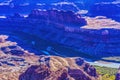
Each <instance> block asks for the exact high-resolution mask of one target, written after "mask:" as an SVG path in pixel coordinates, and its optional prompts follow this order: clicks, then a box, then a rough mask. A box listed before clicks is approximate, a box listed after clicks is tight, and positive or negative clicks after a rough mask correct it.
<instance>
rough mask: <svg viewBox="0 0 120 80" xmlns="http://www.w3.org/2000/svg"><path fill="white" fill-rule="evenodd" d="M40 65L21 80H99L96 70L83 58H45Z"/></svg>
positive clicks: (31, 69)
mask: <svg viewBox="0 0 120 80" xmlns="http://www.w3.org/2000/svg"><path fill="white" fill-rule="evenodd" d="M39 61H40V65H33V66H31V67H30V68H28V69H27V70H26V71H25V73H23V74H22V75H21V76H20V77H19V80H97V79H98V75H97V73H96V69H95V68H94V67H93V66H91V65H89V64H88V63H85V62H84V60H83V59H82V58H62V57H58V56H51V57H47V56H43V57H41V58H40V60H39Z"/></svg>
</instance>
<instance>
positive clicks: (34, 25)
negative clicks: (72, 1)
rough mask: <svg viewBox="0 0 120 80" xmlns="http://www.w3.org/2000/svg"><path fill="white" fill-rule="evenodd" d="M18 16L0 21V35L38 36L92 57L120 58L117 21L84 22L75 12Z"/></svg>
mask: <svg viewBox="0 0 120 80" xmlns="http://www.w3.org/2000/svg"><path fill="white" fill-rule="evenodd" d="M68 13H70V14H69V15H68ZM16 15H17V16H16ZM16 15H15V16H12V17H9V18H6V19H0V26H3V27H1V28H0V30H1V33H4V32H5V33H7V32H8V31H9V32H10V33H7V34H10V35H14V34H17V32H20V33H21V34H22V33H26V34H27V35H33V36H34V35H35V36H37V37H39V38H41V39H44V40H49V41H52V42H54V43H59V44H64V45H65V46H68V47H70V48H73V49H75V50H77V51H79V52H82V53H85V54H87V55H89V56H92V57H94V56H95V57H105V56H120V54H119V53H120V50H119V46H120V45H119V43H120V37H119V34H120V30H119V29H120V27H119V26H120V24H119V23H118V22H116V21H114V20H111V19H107V18H105V17H96V18H89V17H84V18H83V17H81V15H80V14H75V13H73V12H72V11H57V10H48V11H42V10H33V11H32V12H31V13H30V15H29V16H28V17H27V18H23V17H20V15H19V14H16ZM64 17H66V18H65V19H64ZM109 22H110V23H109ZM6 23H7V24H6ZM95 24H96V25H95ZM9 27H11V28H9ZM8 28H9V29H8ZM43 35H44V36H43ZM23 42H24V41H23ZM35 43H38V42H35ZM80 54H81V53H80ZM61 55H63V54H61ZM76 55H79V54H74V56H76ZM98 55H99V56H98ZM66 56H68V55H66Z"/></svg>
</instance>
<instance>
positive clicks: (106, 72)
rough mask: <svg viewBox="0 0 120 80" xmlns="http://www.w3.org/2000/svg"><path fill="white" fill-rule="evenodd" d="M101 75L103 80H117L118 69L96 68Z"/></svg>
mask: <svg viewBox="0 0 120 80" xmlns="http://www.w3.org/2000/svg"><path fill="white" fill-rule="evenodd" d="M94 67H95V68H96V70H97V72H98V74H100V75H101V80H115V74H116V72H117V69H116V68H108V67H100V66H94Z"/></svg>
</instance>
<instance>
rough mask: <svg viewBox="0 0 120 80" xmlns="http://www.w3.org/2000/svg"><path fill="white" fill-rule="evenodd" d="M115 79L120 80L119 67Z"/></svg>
mask: <svg viewBox="0 0 120 80" xmlns="http://www.w3.org/2000/svg"><path fill="white" fill-rule="evenodd" d="M115 80H120V68H119V69H118V72H117V74H116V79H115Z"/></svg>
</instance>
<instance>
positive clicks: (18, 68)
mask: <svg viewBox="0 0 120 80" xmlns="http://www.w3.org/2000/svg"><path fill="white" fill-rule="evenodd" d="M7 39H8V36H7V35H0V46H1V48H0V79H1V80H63V79H69V80H97V79H98V78H99V77H98V74H97V72H96V69H95V68H94V67H93V66H91V65H90V64H88V63H86V62H85V61H84V59H82V58H80V57H69V58H63V57H59V56H44V55H40V56H38V55H35V54H34V53H30V52H29V51H27V50H24V49H23V48H22V47H20V46H18V45H17V43H16V42H12V41H8V40H7ZM20 51H22V54H21V53H20ZM76 73H77V74H76Z"/></svg>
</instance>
